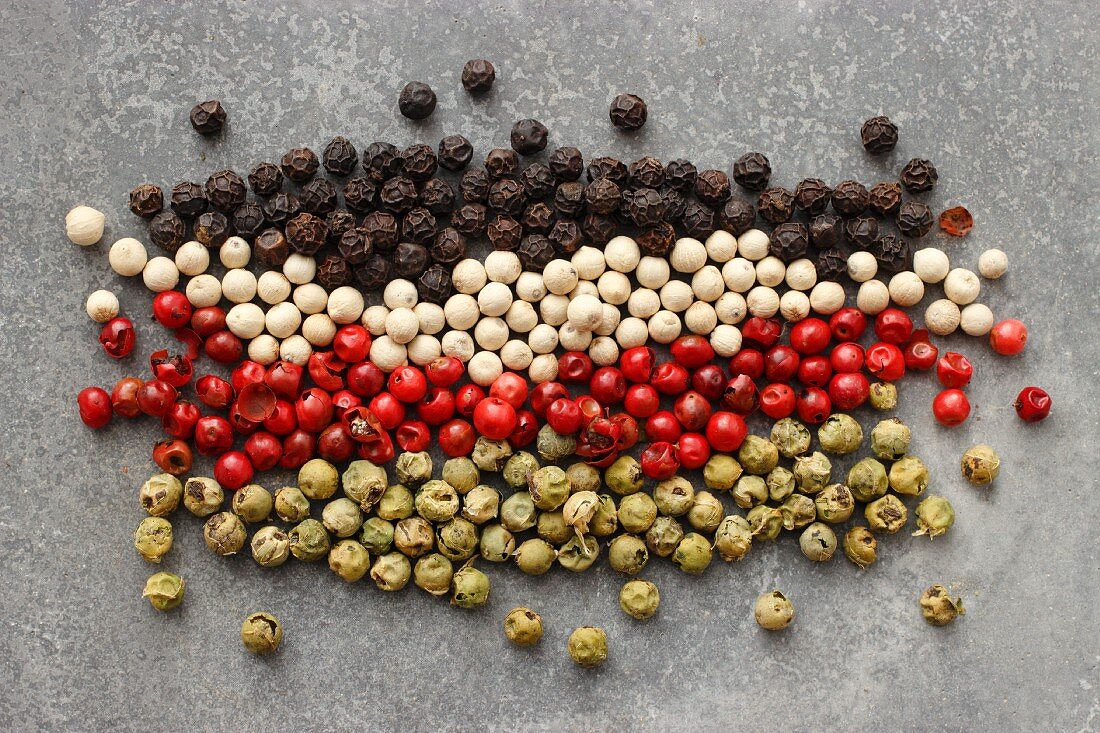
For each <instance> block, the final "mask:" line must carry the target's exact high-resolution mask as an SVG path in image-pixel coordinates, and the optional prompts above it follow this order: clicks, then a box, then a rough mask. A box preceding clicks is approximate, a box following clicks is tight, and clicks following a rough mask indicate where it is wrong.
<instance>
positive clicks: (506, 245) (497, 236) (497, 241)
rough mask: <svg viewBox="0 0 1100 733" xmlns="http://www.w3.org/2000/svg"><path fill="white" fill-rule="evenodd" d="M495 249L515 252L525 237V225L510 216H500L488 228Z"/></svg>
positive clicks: (487, 232) (490, 240) (487, 231)
mask: <svg viewBox="0 0 1100 733" xmlns="http://www.w3.org/2000/svg"><path fill="white" fill-rule="evenodd" d="M486 234H487V235H488V237H489V242H490V243H491V244H492V245H493V249H497V250H505V251H508V252H514V251H515V250H516V248H518V247H519V243H520V239H522V237H523V227H522V226H520V223H519V222H518V221H516V220H515V219H513V218H512V217H510V216H498V217H496V218H495V219H493V221H492V222H490V223H489V226H488V228H487V230H486Z"/></svg>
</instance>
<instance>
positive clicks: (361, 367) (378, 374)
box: [347, 359, 457, 397]
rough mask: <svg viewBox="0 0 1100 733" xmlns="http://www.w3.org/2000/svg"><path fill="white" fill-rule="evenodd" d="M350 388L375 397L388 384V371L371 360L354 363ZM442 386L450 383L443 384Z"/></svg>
mask: <svg viewBox="0 0 1100 733" xmlns="http://www.w3.org/2000/svg"><path fill="white" fill-rule="evenodd" d="M456 361H457V359H456ZM347 382H348V389H350V390H351V391H352V392H354V393H355V394H357V395H359V396H360V397H373V396H374V395H376V394H378V393H379V392H381V391H382V387H383V386H385V384H386V373H385V372H383V371H382V370H381V369H379V368H378V367H377V366H376V365H375V364H373V363H371V362H369V361H361V362H359V363H358V364H352V365H351V367H349V368H348V375H347ZM439 386H441V387H446V386H449V385H446V384H441V385H439Z"/></svg>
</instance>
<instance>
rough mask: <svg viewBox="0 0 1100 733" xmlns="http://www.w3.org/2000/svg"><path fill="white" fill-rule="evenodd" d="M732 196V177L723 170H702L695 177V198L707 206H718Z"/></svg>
mask: <svg viewBox="0 0 1100 733" xmlns="http://www.w3.org/2000/svg"><path fill="white" fill-rule="evenodd" d="M729 197H730V179H729V176H727V175H726V174H725V173H723V172H722V171H716V170H706V171H700V172H699V175H698V177H697V178H696V179H695V198H697V199H699V200H700V201H702V202H703V203H704V204H706V205H707V206H718V205H719V204H721V203H722V202H724V201H725V200H726V199H728V198H729Z"/></svg>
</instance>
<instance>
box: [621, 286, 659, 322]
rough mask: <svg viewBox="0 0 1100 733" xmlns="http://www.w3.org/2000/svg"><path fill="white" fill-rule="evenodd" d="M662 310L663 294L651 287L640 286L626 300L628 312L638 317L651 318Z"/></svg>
mask: <svg viewBox="0 0 1100 733" xmlns="http://www.w3.org/2000/svg"><path fill="white" fill-rule="evenodd" d="M659 310H661V296H660V295H657V293H655V292H653V291H652V290H650V289H649V288H638V289H637V290H635V291H634V292H633V293H631V294H630V298H628V299H627V301H626V312H627V313H629V314H630V315H632V316H634V317H636V318H649V317H650V316H651V315H653V314H654V313H656V312H657V311H659Z"/></svg>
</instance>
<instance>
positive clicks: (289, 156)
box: [279, 148, 321, 183]
mask: <svg viewBox="0 0 1100 733" xmlns="http://www.w3.org/2000/svg"><path fill="white" fill-rule="evenodd" d="M320 165H321V162H320V161H319V160H317V153H315V152H313V151H312V150H310V149H309V148H291V149H290V150H288V151H287V152H286V154H285V155H283V159H282V160H281V161H280V163H279V167H280V168H281V169H282V171H283V175H285V176H286V177H287V178H289V179H290V180H292V181H294V182H295V183H305V182H306V181H308V180H309V179H311V178H313V176H314V175H315V174H316V173H317V169H318V168H319V167H320Z"/></svg>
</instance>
